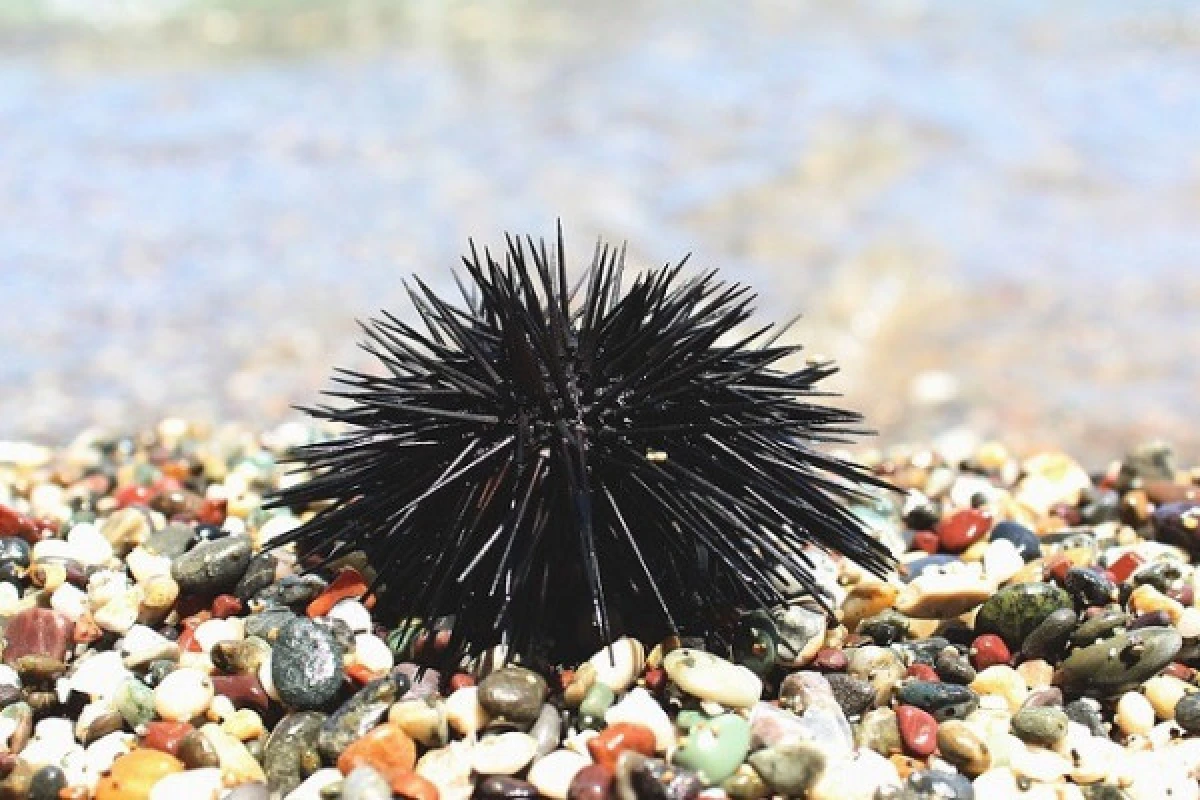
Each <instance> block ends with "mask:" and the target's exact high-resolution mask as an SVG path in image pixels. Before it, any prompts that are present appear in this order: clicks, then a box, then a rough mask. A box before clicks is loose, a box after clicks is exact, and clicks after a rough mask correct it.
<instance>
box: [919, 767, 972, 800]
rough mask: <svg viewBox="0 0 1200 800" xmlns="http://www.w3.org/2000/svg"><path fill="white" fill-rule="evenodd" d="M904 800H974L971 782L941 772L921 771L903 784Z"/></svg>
mask: <svg viewBox="0 0 1200 800" xmlns="http://www.w3.org/2000/svg"><path fill="white" fill-rule="evenodd" d="M902 796H903V797H904V800H975V789H974V787H973V786H971V781H970V780H968V779H967V778H966V777H964V776H962V775H958V774H955V773H953V772H943V771H941V770H921V771H920V772H914V773H912V774H911V775H909V776H908V780H907V781H905V783H904V793H903V795H902Z"/></svg>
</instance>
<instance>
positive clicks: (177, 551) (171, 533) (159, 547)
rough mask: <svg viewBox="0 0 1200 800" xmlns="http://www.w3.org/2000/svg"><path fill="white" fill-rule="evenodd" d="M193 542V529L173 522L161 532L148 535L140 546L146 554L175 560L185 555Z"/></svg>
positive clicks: (194, 531) (194, 534)
mask: <svg viewBox="0 0 1200 800" xmlns="http://www.w3.org/2000/svg"><path fill="white" fill-rule="evenodd" d="M195 541H196V529H195V528H193V527H192V526H191V525H184V524H182V523H175V522H173V523H171V524H169V525H167V526H166V527H164V528H162V529H161V530H157V531H153V532H151V533H149V535H148V536H146V537H145V540H144V541H142V542H140V544H141V545H142V546H143V547H144V548H145V549H146V551H147V552H148V553H151V554H153V555H158V556H166V557H167V558H170V559H176V558H179V557H180V556H182V555H183V554H184V553H186V552H187V549H188V548H189V547H191V546H192V543H193V542H195Z"/></svg>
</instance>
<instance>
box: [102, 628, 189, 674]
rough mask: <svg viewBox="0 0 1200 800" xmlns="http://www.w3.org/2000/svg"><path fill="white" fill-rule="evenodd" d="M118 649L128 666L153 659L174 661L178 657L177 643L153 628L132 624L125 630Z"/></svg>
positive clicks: (146, 662)
mask: <svg viewBox="0 0 1200 800" xmlns="http://www.w3.org/2000/svg"><path fill="white" fill-rule="evenodd" d="M117 649H118V651H119V652H120V653H121V656H122V658H124V659H125V666H127V667H129V668H131V669H132V668H133V667H138V666H142V665H145V664H149V663H150V662H151V661H154V660H155V659H160V658H165V659H168V660H170V661H175V660H177V659H178V658H179V645H178V644H176V643H175V642H172V641H171V640H170V639H168V638H167V637H165V636H163V635H162V634H161V633H159V632H158V631H156V630H154V629H153V628H149V627H146V626H145V625H134V626H133V627H131V628H130V629H129V630H127V631H126V632H125V636H124V637H122V639H121V641H120V643H119V645H118V648H117Z"/></svg>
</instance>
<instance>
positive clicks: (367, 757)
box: [337, 722, 417, 792]
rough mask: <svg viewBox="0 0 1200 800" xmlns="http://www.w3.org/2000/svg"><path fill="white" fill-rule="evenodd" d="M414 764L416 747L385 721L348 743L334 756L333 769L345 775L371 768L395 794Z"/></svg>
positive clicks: (405, 734) (402, 732)
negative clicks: (384, 779)
mask: <svg viewBox="0 0 1200 800" xmlns="http://www.w3.org/2000/svg"><path fill="white" fill-rule="evenodd" d="M416 763H417V746H416V744H415V743H414V742H413V740H412V739H411V738H410V737H409V735H408V734H407V733H405V732H404V729H403V728H401V727H400V726H399V725H396V724H394V723H391V722H385V723H383V724H382V725H380V726H378V727H376V728H373V729H371V730H370V731H369V732H368V733H366V734H365V735H364V736H362V738H360V739H356V740H355V741H353V742H351V743H350V745H349V746H348V747H346V749H345V750H343V751H342V754H341V755H340V756H338V760H337V767H338V769H340V770H341V771H342V774H343V775H347V774H349V773H350V771H351V770H352V769H354V768H355V767H359V766H362V765H363V764H366V765H368V766H371V767H373V768H374V769H376V770H378V771H379V774H380V775H382V776H383V777H384V778H386V779H387V781H388V783H389V784H391V786H392V791H394V792H395V791H399V789H398V786H399V785H400V784H401V783H402V782H403V779H404V777H405V776H406V775H409V774H411V773H412V771H413V767H414V766H415V765H416Z"/></svg>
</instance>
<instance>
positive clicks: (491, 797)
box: [474, 770, 583, 800]
mask: <svg viewBox="0 0 1200 800" xmlns="http://www.w3.org/2000/svg"><path fill="white" fill-rule="evenodd" d="M582 771H583V770H580V772H582ZM575 777H576V779H578V777H579V776H578V775H576V776H575ZM572 786H574V784H572ZM568 794H569V790H568ZM537 796H538V791H537V787H536V786H534V785H533V784H532V783H529V782H528V781H523V780H520V779H518V778H512V777H509V776H507V775H488V776H486V777H484V778H483V779H482V780H481V781H479V783H478V785H477V786H476V787H475V795H474V797H475V800H537Z"/></svg>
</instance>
